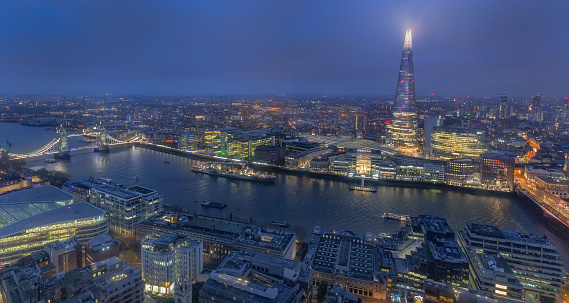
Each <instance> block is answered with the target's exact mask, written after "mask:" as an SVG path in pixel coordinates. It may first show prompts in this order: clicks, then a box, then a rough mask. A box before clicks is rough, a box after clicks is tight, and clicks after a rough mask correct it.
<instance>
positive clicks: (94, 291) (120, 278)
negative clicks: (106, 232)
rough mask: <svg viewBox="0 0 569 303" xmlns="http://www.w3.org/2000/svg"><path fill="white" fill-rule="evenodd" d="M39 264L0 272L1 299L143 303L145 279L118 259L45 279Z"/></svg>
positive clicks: (18, 266)
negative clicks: (0, 281)
mask: <svg viewBox="0 0 569 303" xmlns="http://www.w3.org/2000/svg"><path fill="white" fill-rule="evenodd" d="M39 265H40V264H38V263H29V264H26V265H16V266H11V267H7V268H5V269H2V270H1V271H0V279H1V280H2V281H3V283H1V284H0V294H1V301H2V302H8V303H16V302H31V303H35V302H64V303H84V302H89V303H91V302H93V303H94V302H109V303H123V302H132V303H142V302H143V301H144V282H143V281H142V273H141V271H140V270H139V269H134V268H132V267H130V266H128V265H127V264H126V263H124V262H122V261H121V260H120V259H119V258H116V257H114V258H110V259H107V260H103V261H101V262H97V263H95V264H92V265H91V266H88V267H83V268H76V269H74V270H71V271H69V272H66V273H62V274H60V275H57V276H55V277H54V278H45V277H44V276H43V275H42V269H41V267H40V266H39Z"/></svg>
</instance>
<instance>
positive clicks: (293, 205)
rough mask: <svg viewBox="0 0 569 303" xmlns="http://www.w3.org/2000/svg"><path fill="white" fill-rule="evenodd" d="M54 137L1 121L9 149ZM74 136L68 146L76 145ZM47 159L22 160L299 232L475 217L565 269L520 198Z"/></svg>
mask: <svg viewBox="0 0 569 303" xmlns="http://www.w3.org/2000/svg"><path fill="white" fill-rule="evenodd" d="M54 137H55V133H54V132H53V131H46V130H44V129H43V128H36V127H31V126H21V125H19V124H13V123H0V145H1V146H5V144H4V143H5V142H6V140H8V141H10V142H12V148H11V152H14V153H22V152H30V151H32V150H34V149H37V148H39V147H41V146H43V145H45V144H46V143H48V142H49V141H50V140H51V139H53V138H54ZM72 139H73V140H70V146H74V145H79V144H81V143H80V142H78V139H76V138H72ZM45 158H47V156H46V157H37V158H33V159H28V160H27V163H28V165H27V166H28V167H30V168H32V169H38V168H42V167H45V168H47V169H55V170H60V171H64V172H66V173H68V174H69V175H70V176H71V177H72V178H81V177H88V176H101V177H109V178H111V179H113V181H114V182H116V183H122V184H124V185H134V184H139V185H142V186H146V187H149V188H153V189H155V190H157V191H159V192H160V193H162V194H163V195H164V198H165V203H167V204H170V205H179V206H181V207H184V208H186V209H188V210H190V211H191V212H193V213H199V214H203V215H209V216H216V217H221V216H223V217H228V216H229V215H230V214H231V215H232V216H233V217H234V218H239V219H243V220H248V218H249V217H252V218H253V220H254V221H257V222H268V221H271V220H279V221H287V222H289V223H290V224H291V229H292V230H294V231H296V232H299V233H302V232H305V233H306V234H309V233H310V232H311V230H312V227H313V226H314V225H315V224H316V223H320V225H322V227H323V229H324V230H331V229H334V228H338V229H344V230H351V231H353V232H355V233H356V234H359V235H363V234H364V233H365V232H372V233H373V234H379V233H383V232H394V231H397V230H398V229H399V228H400V227H401V223H399V222H397V221H390V220H385V219H383V217H382V214H383V213H384V212H394V213H400V214H408V215H419V214H429V215H436V216H440V217H444V218H446V219H447V221H448V223H449V225H450V226H451V227H452V228H453V229H454V230H455V231H457V230H459V229H461V228H462V227H463V226H464V224H465V223H466V222H475V223H482V224H492V225H496V226H498V227H499V228H501V229H504V230H510V231H520V232H529V233H534V234H545V235H547V237H549V238H550V239H552V241H553V242H554V243H555V244H556V245H557V247H558V251H559V252H560V253H561V255H562V258H563V259H564V260H565V267H566V268H568V267H569V266H568V265H569V241H568V240H567V237H566V234H565V233H566V232H567V230H564V229H563V228H561V227H559V226H558V224H552V221H551V220H552V219H549V218H545V217H544V216H543V214H542V212H539V211H536V208H535V207H534V206H533V205H531V202H528V201H526V200H525V199H522V198H519V197H494V196H490V195H475V194H467V193H462V192H457V191H451V190H447V189H444V190H437V189H416V188H402V187H386V186H381V187H378V191H377V193H366V192H354V191H350V190H348V188H347V184H346V183H344V182H339V181H332V180H322V179H312V178H309V177H306V176H296V175H287V174H277V183H276V184H263V183H256V182H249V181H240V180H232V179H226V178H219V177H214V176H209V175H203V174H197V173H194V172H192V171H191V167H192V166H195V165H198V164H200V163H203V162H202V161H199V160H193V159H188V158H184V157H180V156H176V155H171V154H166V153H162V152H158V151H153V150H148V149H145V148H138V147H133V146H130V147H125V146H113V147H111V152H110V153H108V154H98V153H94V152H92V151H91V150H80V151H76V152H73V153H72V156H71V158H70V159H69V160H65V161H59V162H57V163H53V164H49V163H45V162H44V161H43V160H44V159H45ZM164 161H169V162H170V163H164ZM135 177H137V178H138V181H137V180H136V179H135ZM202 200H210V201H218V202H223V203H226V204H227V205H228V207H227V208H225V209H223V210H218V209H214V208H203V207H201V206H200V203H199V202H201V201H202ZM196 201H198V202H196Z"/></svg>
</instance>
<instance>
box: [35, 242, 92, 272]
mask: <svg viewBox="0 0 569 303" xmlns="http://www.w3.org/2000/svg"><path fill="white" fill-rule="evenodd" d="M44 250H45V251H46V252H47V253H48V254H49V258H50V259H51V263H52V264H53V265H54V266H55V271H56V273H61V272H68V271H71V270H73V269H75V268H79V267H83V262H82V259H83V253H82V252H83V248H82V246H81V243H80V242H79V241H78V240H77V239H67V240H64V241H54V242H50V243H48V244H46V245H45V246H44Z"/></svg>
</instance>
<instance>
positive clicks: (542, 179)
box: [535, 176, 569, 199]
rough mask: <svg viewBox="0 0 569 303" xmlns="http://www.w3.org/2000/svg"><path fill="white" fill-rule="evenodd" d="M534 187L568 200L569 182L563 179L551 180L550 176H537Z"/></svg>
mask: <svg viewBox="0 0 569 303" xmlns="http://www.w3.org/2000/svg"><path fill="white" fill-rule="evenodd" d="M535 185H536V187H537V188H539V189H542V190H544V191H546V192H548V193H550V194H552V195H556V196H557V197H559V198H561V199H569V180H567V179H565V178H553V177H550V176H538V177H537V178H536V182H535Z"/></svg>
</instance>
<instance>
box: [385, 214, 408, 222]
mask: <svg viewBox="0 0 569 303" xmlns="http://www.w3.org/2000/svg"><path fill="white" fill-rule="evenodd" d="M383 217H384V218H385V219H392V220H398V221H410V220H411V218H410V217H409V215H400V214H394V213H383Z"/></svg>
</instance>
